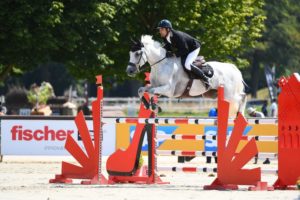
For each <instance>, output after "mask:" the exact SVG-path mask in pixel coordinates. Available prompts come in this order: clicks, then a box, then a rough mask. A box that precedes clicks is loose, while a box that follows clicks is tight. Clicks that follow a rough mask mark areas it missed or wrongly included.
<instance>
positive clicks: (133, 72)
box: [126, 62, 137, 77]
mask: <svg viewBox="0 0 300 200" xmlns="http://www.w3.org/2000/svg"><path fill="white" fill-rule="evenodd" d="M136 72H137V70H136V66H135V64H134V63H130V62H129V63H128V66H127V69H126V73H127V75H128V76H130V77H135V75H136Z"/></svg>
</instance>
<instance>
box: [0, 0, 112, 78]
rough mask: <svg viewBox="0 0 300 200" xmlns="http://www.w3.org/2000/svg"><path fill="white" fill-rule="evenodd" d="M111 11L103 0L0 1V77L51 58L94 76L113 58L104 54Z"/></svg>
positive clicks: (77, 72)
mask: <svg viewBox="0 0 300 200" xmlns="http://www.w3.org/2000/svg"><path fill="white" fill-rule="evenodd" d="M115 13H116V10H115V7H114V5H112V4H110V3H108V2H105V1H104V2H103V1H96V0H91V1H85V2H80V1H78V2H74V1H72V0H64V1H59V0H58V1H53V0H52V1H32V0H29V1H28V0H18V1H16V0H3V1H1V2H0V24H1V26H0V81H3V80H4V78H5V77H6V76H7V75H9V74H10V73H12V72H15V71H19V72H22V71H27V70H29V69H32V68H35V67H37V66H38V65H40V64H44V63H47V62H49V61H55V62H60V63H63V64H65V65H66V66H67V67H68V69H69V70H70V71H71V73H72V74H73V75H74V76H76V77H79V78H82V77H85V78H87V79H92V80H94V75H95V74H98V73H100V72H101V71H104V70H105V67H104V66H106V65H108V64H111V63H112V62H113V61H112V60H111V59H110V58H109V57H108V56H107V55H106V54H105V49H106V48H107V42H109V41H112V40H116V37H117V32H115V31H114V30H112V29H111V27H110V26H109V25H110V23H111V20H112V19H113V18H114V15H115Z"/></svg>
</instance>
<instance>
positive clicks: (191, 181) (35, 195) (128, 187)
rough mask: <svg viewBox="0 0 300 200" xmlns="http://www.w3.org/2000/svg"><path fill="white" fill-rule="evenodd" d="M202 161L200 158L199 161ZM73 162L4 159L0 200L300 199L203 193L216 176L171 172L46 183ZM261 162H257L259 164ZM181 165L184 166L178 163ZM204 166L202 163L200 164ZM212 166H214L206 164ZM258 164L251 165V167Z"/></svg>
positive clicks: (284, 194) (298, 195) (295, 194)
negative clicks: (111, 180)
mask: <svg viewBox="0 0 300 200" xmlns="http://www.w3.org/2000/svg"><path fill="white" fill-rule="evenodd" d="M197 159H200V158H197ZM202 159H203V158H202ZM62 160H65V161H72V160H71V158H69V157H13V156H7V157H4V160H3V162H2V163H0V199H1V200H11V199H14V200H18V199H20V200H27V199H44V200H54V199H64V200H66V199H72V200H76V199H89V200H92V199H111V200H118V199H121V200H134V199H137V200H140V199H143V200H147V199H151V200H153V199H160V200H162V199H210V200H211V199H222V200H227V199H239V200H240V199H243V200H244V199H246V200H247V199H251V200H253V199H255V200H259V199H264V200H265V199H270V200H276V199H284V200H290V199H292V200H296V199H297V200H300V191H299V190H294V191H259V192H252V191H247V187H245V186H244V187H240V189H239V190H238V191H205V190H203V189H202V188H203V186H204V185H208V184H210V183H211V182H212V181H213V180H214V179H215V177H209V176H208V174H205V173H197V174H195V173H189V174H187V173H172V172H160V174H164V175H165V177H163V180H164V181H168V182H170V184H168V185H135V184H122V185H109V186H103V185H88V186H86V185H79V184H75V185H65V184H49V183H48V181H49V179H51V178H54V175H55V174H59V173H60V170H61V161H62ZM158 162H159V163H160V164H162V165H169V166H170V165H172V166H173V165H174V164H175V163H176V158H174V157H173V158H171V157H163V158H160V160H159V161H158ZM201 162H202V163H204V159H203V160H195V161H193V162H192V163H190V164H184V166H196V165H198V164H199V163H201ZM261 162H262V161H260V163H261ZM177 165H183V164H177ZM202 165H203V164H202ZM103 166H105V165H104V164H103ZM207 166H209V167H215V164H208V165H207ZM253 166H257V165H250V166H249V167H253ZM261 166H262V167H263V169H270V168H272V169H275V168H276V167H277V164H276V163H275V162H272V164H271V165H261ZM275 180H276V176H274V175H263V176H262V181H267V182H268V183H269V184H272V183H273V182H274V181H275Z"/></svg>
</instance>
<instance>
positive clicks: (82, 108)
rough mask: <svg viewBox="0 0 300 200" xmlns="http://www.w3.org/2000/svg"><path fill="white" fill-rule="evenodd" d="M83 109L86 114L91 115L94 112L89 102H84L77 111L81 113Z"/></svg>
mask: <svg viewBox="0 0 300 200" xmlns="http://www.w3.org/2000/svg"><path fill="white" fill-rule="evenodd" d="M81 110H82V112H83V114H84V115H91V114H92V113H91V110H90V109H89V107H88V104H87V103H84V104H82V105H81V106H79V107H78V109H77V112H78V113H79V112H80V111H81Z"/></svg>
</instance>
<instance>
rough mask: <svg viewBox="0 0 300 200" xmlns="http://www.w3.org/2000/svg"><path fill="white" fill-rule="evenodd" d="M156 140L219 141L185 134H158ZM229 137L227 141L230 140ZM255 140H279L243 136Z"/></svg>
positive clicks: (215, 137) (206, 136)
mask: <svg viewBox="0 0 300 200" xmlns="http://www.w3.org/2000/svg"><path fill="white" fill-rule="evenodd" d="M156 138H159V139H166V140H217V136H215V135H184V134H173V135H163V134H157V135H156ZM229 138H230V136H229V137H227V139H229ZM252 138H254V139H255V140H256V141H265V142H274V141H277V140H278V137H277V136H253V135H250V136H242V140H251V139H252Z"/></svg>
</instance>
